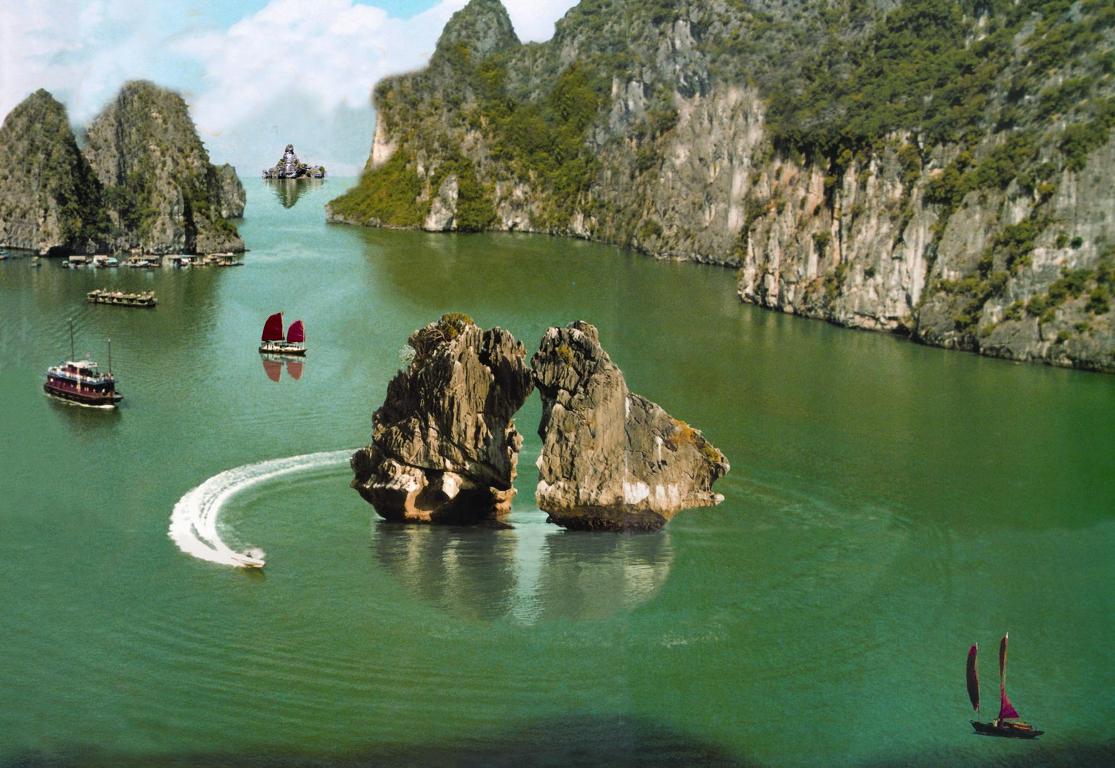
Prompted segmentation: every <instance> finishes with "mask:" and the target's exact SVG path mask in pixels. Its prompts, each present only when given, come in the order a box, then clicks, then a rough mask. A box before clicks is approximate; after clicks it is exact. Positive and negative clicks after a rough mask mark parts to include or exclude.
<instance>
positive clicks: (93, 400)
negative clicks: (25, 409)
mask: <svg viewBox="0 0 1115 768" xmlns="http://www.w3.org/2000/svg"><path fill="white" fill-rule="evenodd" d="M73 350H74V327H73V324H72V323H71V324H70V359H69V360H67V361H65V362H64V363H59V364H58V365H55V366H51V367H50V368H48V369H47V371H46V382H45V383H44V384H43V391H44V392H46V394H47V395H49V396H50V397H53V398H56V399H58V400H64V401H66V402H68V403H73V404H75V405H81V406H84V407H86V408H102V409H111V408H115V407H116V404H117V403H119V402H120V401H121V400H123V399H124V396H123V395H122V394H120V393H119V392H117V391H116V378H115V377H114V376H113V375H112V340H111V339H109V342H108V373H101V371H100V368H99V367H98V366H97V363H95V362H94V361H92V360H75V359H74V358H75V357H76V355H74V351H73Z"/></svg>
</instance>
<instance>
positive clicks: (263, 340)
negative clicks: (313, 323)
mask: <svg viewBox="0 0 1115 768" xmlns="http://www.w3.org/2000/svg"><path fill="white" fill-rule="evenodd" d="M259 351H260V352H262V353H264V354H269V355H294V356H296V357H303V356H304V355H305V354H306V327H305V326H304V325H303V324H302V321H301V320H295V321H294V322H293V323H291V324H290V328H289V329H287V334H286V339H285V340H284V339H283V313H282V312H276V313H275V314H273V315H271V316H270V317H268V318H267V322H265V323H264V324H263V335H262V336H261V337H260V342H259Z"/></svg>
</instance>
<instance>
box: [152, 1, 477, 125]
mask: <svg viewBox="0 0 1115 768" xmlns="http://www.w3.org/2000/svg"><path fill="white" fill-rule="evenodd" d="M463 4H464V0H444V2H441V3H439V4H438V5H437V6H435V7H434V8H432V9H431V10H429V11H427V12H425V13H422V14H419V15H417V16H415V17H413V18H410V19H405V20H404V19H396V18H392V17H390V16H388V15H387V13H386V12H385V11H384V10H382V9H380V8H376V7H373V6H366V5H358V4H355V3H353V2H352V0H318V2H315V3H312V4H311V3H305V2H301V0H272V2H270V3H269V4H268V5H267V6H266V7H264V8H263V9H262V10H260V11H259V12H258V13H255V14H253V15H251V16H248V17H246V18H244V19H241V20H240V21H238V22H237V23H235V24H233V25H232V27H230V28H229V29H228V30H221V31H214V32H210V33H207V34H203V35H196V36H190V37H186V38H184V39H182V40H180V41H179V42H178V43H176V44H175V45H174V51H175V53H176V54H177V55H180V56H182V57H184V58H192V59H196V60H197V61H198V62H199V63H200V64H201V65H202V66H203V68H204V74H203V76H202V82H201V87H200V90H199V93H198V95H197V96H196V97H195V98H194V99H193V100H192V106H193V115H194V120H195V122H196V123H197V124H198V127H199V129H200V130H201V131H202V133H206V134H209V135H213V136H219V135H221V134H222V133H223V132H224V131H227V130H228V129H230V128H232V127H233V126H236V125H238V124H240V123H242V122H244V121H246V120H249V119H253V118H256V117H261V116H266V117H267V118H268V119H275V120H278V121H280V122H281V118H282V115H281V113H279V114H276V113H275V108H276V106H279V108H280V109H281V101H282V100H283V99H284V98H287V99H289V100H290V101H292V102H293V104H292V106H297V107H298V108H305V104H306V103H307V102H309V104H311V105H313V106H312V107H311V108H313V109H314V111H316V112H318V113H320V114H322V115H327V114H329V113H332V112H333V111H334V110H336V109H338V108H341V107H349V108H356V107H360V108H365V107H367V106H368V105H369V103H370V102H369V99H370V94H371V89H372V85H373V84H374V83H375V82H376V81H377V80H379V79H380V78H382V77H384V76H385V75H388V74H391V73H395V72H402V71H406V70H409V69H415V68H417V67H420V66H422V65H423V64H424V63H425V61H426V60H427V59H428V58H429V56H430V53H431V52H432V51H433V48H434V45H435V43H436V42H437V37H438V34H439V33H440V30H441V28H442V27H443V26H444V25H445V22H446V21H447V20H448V18H449V16H451V15H452V13H453V11H455V10H457V9H458V8H460V7H461V6H462V5H463ZM277 101H278V102H280V103H279V104H278V105H276V102H277Z"/></svg>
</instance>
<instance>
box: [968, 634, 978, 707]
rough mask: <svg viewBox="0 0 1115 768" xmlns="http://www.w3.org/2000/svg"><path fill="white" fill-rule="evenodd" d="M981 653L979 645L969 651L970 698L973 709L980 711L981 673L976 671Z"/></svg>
mask: <svg viewBox="0 0 1115 768" xmlns="http://www.w3.org/2000/svg"><path fill="white" fill-rule="evenodd" d="M977 653H979V644H978V643H977V644H976V645H973V646H972V647H971V648H969V649H968V698H969V699H971V700H972V709H979V672H977V671H976V654H977Z"/></svg>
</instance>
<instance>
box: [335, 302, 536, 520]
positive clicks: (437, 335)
mask: <svg viewBox="0 0 1115 768" xmlns="http://www.w3.org/2000/svg"><path fill="white" fill-rule="evenodd" d="M407 343H408V344H409V345H410V347H411V348H412V349H413V350H414V358H413V360H412V361H411V363H410V365H409V366H408V367H407V369H406V370H404V371H400V372H399V373H398V375H396V376H395V378H394V379H392V381H391V383H390V384H389V385H388V387H387V396H386V398H385V400H384V403H383V406H382V407H380V409H379V410H377V411H376V412H375V415H374V416H373V419H372V443H371V445H369V446H367V447H366V448H363V449H361V450H359V451H357V452H356V454H354V455H353V457H352V468H353V472H354V474H355V478H354V479H353V482H352V487H353V488H355V489H356V490H357V491H358V492H359V493H360V495H361V496H362V497H364V499H365V500H367V501H368V502H370V503H371V504H372V506H374V507H375V510H376V512H377V513H378V514H379V515H380V516H381V517H384V518H386V519H388V520H394V521H400V522H422V523H466V524H467V523H478V522H483V521H487V520H495V519H498V518H499V517H501V516H503V515H505V514H507V513H508V512H509V511H510V509H511V499H512V497H513V496H514V494H515V489H514V486H513V481H514V479H515V468H516V464H517V463H518V458H519V448H520V447H521V445H522V436H521V435H520V434H519V433H518V432H517V431H516V429H515V424H514V421H513V420H512V417H513V416H514V414H515V412H516V411H518V410H519V408H520V407H521V406H522V404H523V402H524V401H525V400H526V398H527V396H529V395H530V393H531V390H532V389H533V383H532V380H531V371H530V369H529V368H528V367H527V363H526V351H525V349H524V348H523V345H522V343H520V342H519V341H516V339H515V337H514V336H512V335H511V334H510V333H509V332H507V331H505V330H503V329H502V328H492V329H489V330H483V329H482V328H480V327H479V326H477V325H476V324H475V323H473V322H472V320H471V318H468V317H467V316H465V315H444V316H442V318H441V319H440V320H439V321H438V322H436V323H431V324H429V325H427V326H426V327H424V328H420V329H419V330H417V331H415V332H414V333H413V334H411V336H410V338H409V339H408V340H407Z"/></svg>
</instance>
